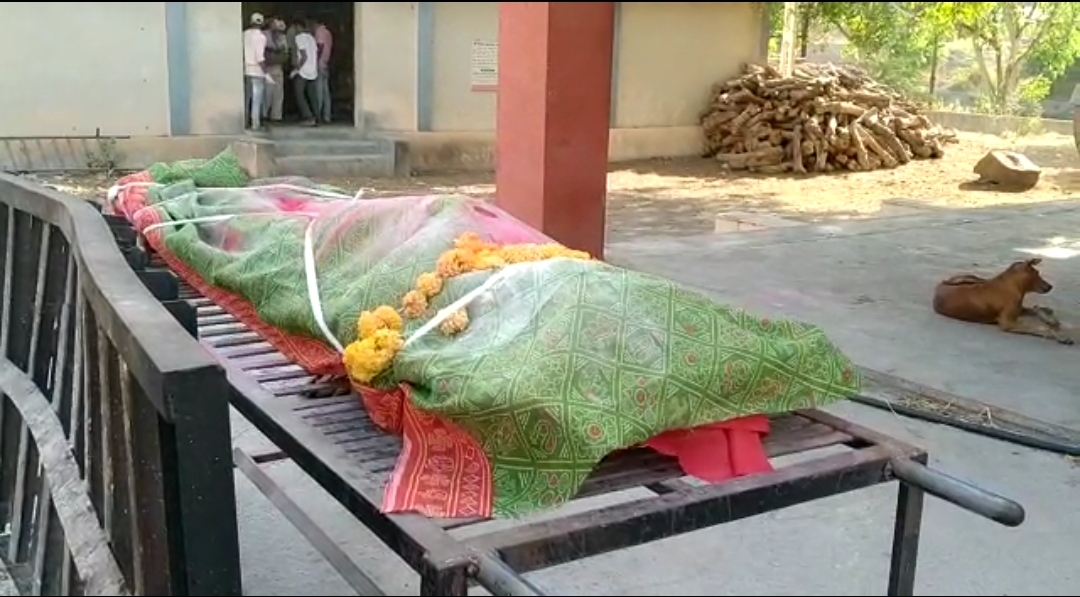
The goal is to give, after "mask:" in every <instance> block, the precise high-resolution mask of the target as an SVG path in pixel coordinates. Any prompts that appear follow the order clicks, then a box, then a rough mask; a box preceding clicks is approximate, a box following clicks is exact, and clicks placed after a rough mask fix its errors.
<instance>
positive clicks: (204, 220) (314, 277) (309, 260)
mask: <svg viewBox="0 0 1080 597" xmlns="http://www.w3.org/2000/svg"><path fill="white" fill-rule="evenodd" d="M270 215H273V216H280V215H282V212H278V211H273V212H251V213H239V214H218V215H213V216H202V217H198V218H187V219H183V220H169V221H167V222H157V223H155V224H151V225H149V226H147V227H146V228H143V230H142V234H143V235H144V236H145V235H146V233H147V232H150V231H151V230H155V229H158V228H164V227H168V226H183V225H186V224H210V223H214V222H226V221H228V220H231V219H234V218H239V217H248V216H270ZM288 215H293V216H300V217H306V218H308V223H307V226H306V227H305V228H304V278H305V282H306V284H307V291H308V303H309V304H310V307H311V314H312V316H313V317H314V318H315V324H316V325H317V326H318V327H319V331H320V332H322V335H323V338H325V339H326V341H327V343H329V344H330V345H331V346H333V347H334V349H335V350H337V351H338V353H343V352H345V347H344V346H342V345H341V341H340V340H338V339H337V336H335V335H334V334H333V332H331V331H330V326H328V325H327V324H326V318H325V316H324V315H323V309H322V296H321V295H320V293H319V280H318V272H317V271H316V267H315V247H314V240H313V238H312V237H313V233H312V231H313V230H314V228H315V222H316V221H317V220H318V218H319V216H320V214H317V213H311V212H289V213H288Z"/></svg>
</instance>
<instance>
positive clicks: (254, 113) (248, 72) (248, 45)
mask: <svg viewBox="0 0 1080 597" xmlns="http://www.w3.org/2000/svg"><path fill="white" fill-rule="evenodd" d="M250 23H251V24H250V25H248V28H247V29H244V115H245V122H246V123H249V124H250V125H251V128H252V130H256V131H257V130H261V129H262V110H263V101H264V100H263V96H265V95H266V79H267V75H266V33H264V32H263V28H264V27H265V26H266V19H264V18H263V16H262V14H261V13H257V12H256V13H252V15H251V20H250Z"/></svg>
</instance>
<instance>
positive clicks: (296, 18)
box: [240, 2, 356, 126]
mask: <svg viewBox="0 0 1080 597" xmlns="http://www.w3.org/2000/svg"><path fill="white" fill-rule="evenodd" d="M354 4H355V3H353V2H242V3H241V5H240V6H241V8H240V10H241V13H242V16H243V23H242V27H247V24H248V23H249V22H250V20H251V15H252V13H256V12H258V13H261V14H262V15H263V16H264V17H265V18H266V20H267V22H269V20H270V19H271V18H280V19H282V20H284V21H285V24H286V25H287V26H288V25H292V24H294V23H297V22H301V21H303V19H305V18H313V19H317V20H318V21H320V22H321V23H323V24H324V25H325V26H326V28H327V29H329V30H330V33H331V35H333V50H332V51H331V53H330V97H331V122H332V124H337V125H347V126H353V125H354V124H355V122H354V119H355V110H354V106H355V105H356V86H355V76H356V68H355V64H354V61H353V50H354V47H355V45H356V29H355V14H354V12H353V10H354V8H353V7H354ZM290 70H291V69H290V67H288V66H286V69H285V76H286V79H287V78H288V74H289V71H290ZM284 91H285V93H284V105H283V109H282V116H283V118H282V120H283V122H282V124H296V123H299V122H300V110H299V108H298V105H297V103H296V94H295V92H294V89H293V85H292V82H291V81H288V80H286V82H285V86H284Z"/></svg>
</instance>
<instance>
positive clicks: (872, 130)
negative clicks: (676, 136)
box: [701, 63, 956, 173]
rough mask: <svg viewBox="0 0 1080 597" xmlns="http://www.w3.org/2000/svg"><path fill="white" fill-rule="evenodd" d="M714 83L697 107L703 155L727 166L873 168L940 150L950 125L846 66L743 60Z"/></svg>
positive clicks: (776, 169)
mask: <svg viewBox="0 0 1080 597" xmlns="http://www.w3.org/2000/svg"><path fill="white" fill-rule="evenodd" d="M744 71H745V74H744V75H743V76H741V77H739V78H737V79H734V80H731V81H727V82H724V83H718V84H716V85H714V86H713V90H712V97H711V99H710V101H709V106H708V107H707V108H706V109H705V110H704V111H703V112H702V114H701V127H702V131H703V132H704V135H705V155H706V156H707V157H715V158H716V159H717V160H719V161H720V162H721V163H722V164H724V166H725V167H727V168H730V169H732V170H747V171H751V172H764V173H780V172H797V173H806V172H831V171H837V170H875V169H878V168H893V167H896V166H898V165H900V164H906V163H907V162H909V161H911V160H912V159H913V158H940V157H942V156H943V155H944V153H945V151H944V148H943V145H944V144H945V143H948V142H952V141H955V140H956V136H955V133H953V132H947V131H944V130H942V129H940V128H939V127H937V126H935V125H933V124H932V123H931V122H930V120H929V119H928V118H927V117H926V116H924V115H922V114H919V110H918V108H917V107H916V106H915V105H913V104H912V103H910V102H907V101H905V100H904V99H903V98H902V97H900V96H899V95H897V94H896V93H893V92H892V91H890V90H888V89H886V88H884V87H882V86H880V85H878V84H876V83H875V82H874V81H873V80H871V78H870V77H869V76H867V75H866V74H865V73H863V72H862V71H860V70H859V69H857V68H855V67H851V66H837V65H833V64H810V63H805V64H801V65H799V66H798V67H796V68H795V72H794V74H793V75H792V76H791V77H782V76H780V73H778V72H777V71H776V70H775V69H773V68H772V67H769V66H760V65H753V64H751V65H747V66H746V67H745V69H744Z"/></svg>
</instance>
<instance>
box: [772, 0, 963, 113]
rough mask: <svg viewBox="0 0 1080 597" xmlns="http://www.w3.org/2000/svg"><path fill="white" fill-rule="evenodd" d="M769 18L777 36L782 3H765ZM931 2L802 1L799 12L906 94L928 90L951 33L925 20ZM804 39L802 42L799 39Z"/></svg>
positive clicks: (945, 26) (938, 23) (873, 73)
mask: <svg viewBox="0 0 1080 597" xmlns="http://www.w3.org/2000/svg"><path fill="white" fill-rule="evenodd" d="M770 4H772V5H773V6H770V10H769V17H770V20H771V23H772V25H773V31H774V32H775V33H774V34H775V35H779V29H778V25H779V13H780V12H781V11H778V10H777V9H776V6H777V5H780V4H781V3H770ZM933 4H936V3H932V2H803V3H801V7H800V8H801V10H802V12H803V14H804V16H805V17H806V19H807V20H808V21H809V23H811V24H812V25H813V27H811V28H803V31H804V34H805V33H806V32H807V31H808V29H809V30H813V29H818V30H820V29H829V28H833V29H835V30H837V31H839V32H840V33H841V34H843V36H844V37H845V38H846V39H847V41H848V44H849V46H848V52H849V53H850V54H851V55H852V58H854V59H855V61H857V62H858V63H859V64H861V65H862V66H863V67H865V68H866V69H867V70H868V71H869V73H870V75H871V76H873V77H874V78H875V79H877V80H878V81H881V82H882V83H885V84H887V85H891V86H893V87H896V88H897V89H898V90H901V91H904V92H906V93H909V94H910V93H918V92H925V91H927V90H929V91H930V92H932V91H933V84H934V83H933V72H934V70H935V69H934V67H935V66H936V60H937V50H938V48H939V47H940V45H941V43H943V42H944V41H946V40H947V39H948V37H949V36H950V35H951V33H952V28H951V27H950V26H948V24H946V23H942V22H941V21H939V20H937V19H935V18H930V17H931V16H934V17H936V16H937V15H936V14H934V15H930V14H929V9H930V5H933ZM804 42H805V40H804Z"/></svg>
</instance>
